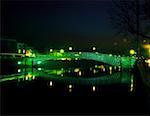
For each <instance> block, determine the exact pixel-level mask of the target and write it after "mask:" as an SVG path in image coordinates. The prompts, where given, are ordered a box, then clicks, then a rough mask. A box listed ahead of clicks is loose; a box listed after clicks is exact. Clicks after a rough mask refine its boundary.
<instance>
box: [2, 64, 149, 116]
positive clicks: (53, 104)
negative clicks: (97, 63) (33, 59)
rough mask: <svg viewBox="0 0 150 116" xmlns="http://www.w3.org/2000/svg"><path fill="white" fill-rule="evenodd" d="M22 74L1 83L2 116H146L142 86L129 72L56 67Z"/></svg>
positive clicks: (138, 79) (146, 107)
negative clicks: (109, 115)
mask: <svg viewBox="0 0 150 116" xmlns="http://www.w3.org/2000/svg"><path fill="white" fill-rule="evenodd" d="M55 68H56V67H55ZM108 68H109V67H108ZM21 71H22V72H20V74H19V75H16V76H12V77H9V76H8V77H7V78H5V79H1V93H2V94H1V98H2V100H1V101H2V114H35V115H37V114H135V115H136V114H148V112H149V110H148V102H147V95H146V93H145V90H144V86H143V83H142V81H141V80H140V78H139V75H138V74H137V73H135V72H133V71H131V70H130V71H129V70H118V69H114V67H113V70H112V72H111V71H108V70H105V71H104V70H103V71H102V70H100V69H97V68H93V69H90V68H82V67H80V70H78V68H74V67H72V68H67V67H66V69H65V68H58V67H57V69H48V68H40V69H39V68H34V69H33V68H32V69H31V68H29V69H23V68H22V69H21ZM24 71H26V73H25V72H24Z"/></svg>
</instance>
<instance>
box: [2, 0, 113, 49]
mask: <svg viewBox="0 0 150 116" xmlns="http://www.w3.org/2000/svg"><path fill="white" fill-rule="evenodd" d="M110 6H111V2H110V1H109V0H106V1H105V0H103V1H102V0H99V1H94V0H91V1H73V0H70V1H62V0H61V1H58V0H57V1H50V0H47V1H42V0H41V1H22V0H21V2H19V1H7V2H2V34H1V35H2V37H3V38H9V39H16V40H18V41H19V42H25V43H27V44H29V45H31V46H34V47H45V48H46V47H57V48H61V47H67V46H70V45H72V46H74V47H90V46H92V45H96V46H100V45H103V43H106V41H109V40H110V39H111V36H112V34H113V33H114V31H113V30H112V27H111V24H110V19H109V12H108V8H110Z"/></svg>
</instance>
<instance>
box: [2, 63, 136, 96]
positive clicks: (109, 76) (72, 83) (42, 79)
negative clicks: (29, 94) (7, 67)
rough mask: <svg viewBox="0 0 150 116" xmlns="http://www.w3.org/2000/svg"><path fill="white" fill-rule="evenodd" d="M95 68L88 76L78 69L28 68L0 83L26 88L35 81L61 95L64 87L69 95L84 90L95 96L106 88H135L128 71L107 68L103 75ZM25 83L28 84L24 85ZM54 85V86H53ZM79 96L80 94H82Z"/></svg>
mask: <svg viewBox="0 0 150 116" xmlns="http://www.w3.org/2000/svg"><path fill="white" fill-rule="evenodd" d="M97 67H98V69H100V70H98V69H92V70H90V69H91V68H89V72H90V71H91V73H92V74H93V75H89V76H87V75H86V73H88V74H89V72H88V71H84V70H81V69H80V68H69V69H64V68H61V69H51V70H48V69H47V70H46V69H43V70H42V71H41V70H40V71H39V68H37V69H31V68H28V69H26V71H28V73H27V72H22V73H20V75H17V76H11V77H7V78H3V79H1V80H0V82H4V81H8V80H17V83H18V84H19V83H20V84H23V83H24V84H23V85H24V87H27V86H29V84H35V83H32V82H33V81H35V82H36V84H37V83H38V84H37V85H40V86H41V87H42V88H43V87H51V88H52V89H55V91H57V90H58V89H63V90H61V92H62V94H64V93H65V91H66V90H65V87H64V86H66V87H67V91H68V92H69V93H72V92H76V91H80V90H81V88H84V90H87V91H91V92H94V93H97V94H100V93H98V91H99V90H100V89H101V90H103V89H104V88H107V89H106V90H105V89H104V91H108V90H110V91H111V90H112V89H114V90H115V91H117V90H119V92H122V91H128V92H133V90H134V87H135V86H133V84H134V76H133V74H132V73H131V72H129V71H121V72H115V71H113V72H112V70H113V68H112V67H109V73H105V72H104V74H101V73H102V72H101V71H102V70H105V68H104V67H103V66H97ZM114 68H115V67H114ZM22 70H24V69H22ZM93 71H95V72H93ZM85 75H86V76H85ZM25 81H27V82H30V83H25ZM54 83H55V86H54V85H53V84H54ZM116 85H117V86H116ZM103 86H105V87H103ZM107 86H108V87H107ZM18 87H19V86H18ZM21 87H22V85H21ZM37 87H38V86H37ZM73 90H74V91H73ZM79 93H80V92H79ZM76 94H78V92H76ZM80 94H82V92H81V93H80Z"/></svg>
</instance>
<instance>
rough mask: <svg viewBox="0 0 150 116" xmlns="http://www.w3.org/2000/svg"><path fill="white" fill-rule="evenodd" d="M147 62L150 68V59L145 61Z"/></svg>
mask: <svg viewBox="0 0 150 116" xmlns="http://www.w3.org/2000/svg"><path fill="white" fill-rule="evenodd" d="M145 62H146V63H147V64H148V67H150V59H148V60H145Z"/></svg>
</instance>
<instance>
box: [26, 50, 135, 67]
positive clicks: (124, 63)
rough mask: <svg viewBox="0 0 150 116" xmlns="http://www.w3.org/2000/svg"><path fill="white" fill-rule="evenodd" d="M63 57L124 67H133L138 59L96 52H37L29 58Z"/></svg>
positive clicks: (48, 58)
mask: <svg viewBox="0 0 150 116" xmlns="http://www.w3.org/2000/svg"><path fill="white" fill-rule="evenodd" d="M62 58H71V59H75V58H78V59H86V60H94V61H99V62H103V63H106V64H110V65H113V66H121V67H122V68H132V67H133V65H134V64H135V61H136V58H135V57H121V56H116V55H111V54H102V53H94V52H82V53H81V52H63V53H60V52H53V53H49V54H46V55H44V54H43V55H42V54H37V55H36V57H34V58H28V60H33V61H34V62H38V61H45V60H57V59H62Z"/></svg>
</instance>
